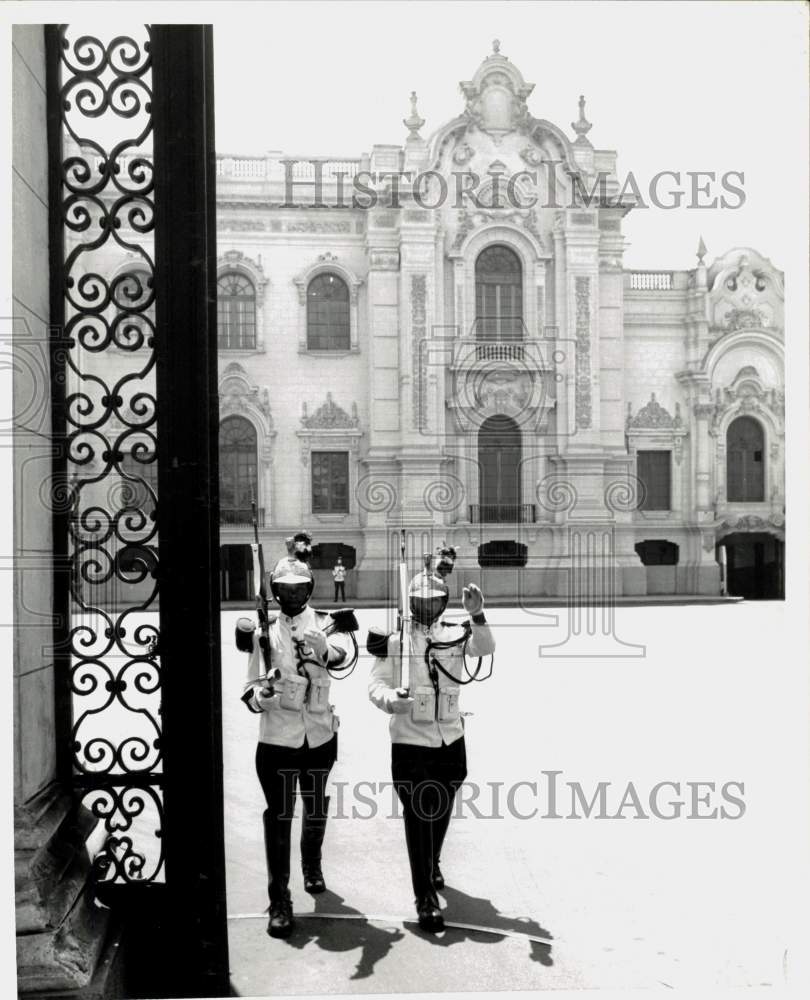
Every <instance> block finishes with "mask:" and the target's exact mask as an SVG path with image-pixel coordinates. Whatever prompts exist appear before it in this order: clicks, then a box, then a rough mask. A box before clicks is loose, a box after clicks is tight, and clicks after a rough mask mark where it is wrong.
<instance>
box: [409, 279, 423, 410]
mask: <svg viewBox="0 0 810 1000" xmlns="http://www.w3.org/2000/svg"><path fill="white" fill-rule="evenodd" d="M426 329H427V277H426V275H424V274H412V275H411V374H412V383H411V405H412V409H413V421H412V422H413V427H414V428H415V429H417V430H424V429H425V428H426V427H427V400H426V398H425V397H426V385H425V382H426V376H427V356H426V352H425V351H424V349H423V346H422V341H423V340H424V339H425V333H426Z"/></svg>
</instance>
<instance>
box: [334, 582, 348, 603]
mask: <svg viewBox="0 0 810 1000" xmlns="http://www.w3.org/2000/svg"><path fill="white" fill-rule="evenodd" d="M338 594H340V597H339V598H338ZM338 600H341V601H345V600H346V583H345V581H344V580H335V604H337V602H338Z"/></svg>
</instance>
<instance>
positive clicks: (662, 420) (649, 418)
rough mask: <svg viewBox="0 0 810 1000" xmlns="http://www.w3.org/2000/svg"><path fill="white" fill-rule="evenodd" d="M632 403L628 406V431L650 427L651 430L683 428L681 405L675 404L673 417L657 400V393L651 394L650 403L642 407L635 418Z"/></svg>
mask: <svg viewBox="0 0 810 1000" xmlns="http://www.w3.org/2000/svg"><path fill="white" fill-rule="evenodd" d="M632 406H633V404H632V403H628V404H627V428H628V430H629V429H631V428H633V427H642V428H644V427H649V428H659V427H680V426H681V409H680V403H676V404H675V416H674V417H673V416H672V415H671V414H670V412H669V410H667V409H665V408H664V407H663V406H661V404H660V403H659V402H658V400H657V399H656V398H655V393H654V392H651V393H650V401H649V403H647V404H645V405H644V406H642V408H641V409H640V410H639V411H638V413H637V414H636V415H635V416H633V413H632Z"/></svg>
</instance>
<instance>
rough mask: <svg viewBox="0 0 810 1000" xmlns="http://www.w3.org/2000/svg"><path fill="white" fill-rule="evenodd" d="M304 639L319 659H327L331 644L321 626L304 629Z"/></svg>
mask: <svg viewBox="0 0 810 1000" xmlns="http://www.w3.org/2000/svg"><path fill="white" fill-rule="evenodd" d="M304 641H305V642H307V643H308V645H309V646H311V648H312V652H313V653H314V654H315V656H316V657H317V659H319V660H322V661H325V660H326V657H327V656H328V654H329V644H328V643H327V641H326V636H325V635H324V634H323V632H322V631H321V630H320V629H319V628H308V629H305V630H304Z"/></svg>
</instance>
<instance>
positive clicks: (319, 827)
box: [301, 795, 329, 895]
mask: <svg viewBox="0 0 810 1000" xmlns="http://www.w3.org/2000/svg"><path fill="white" fill-rule="evenodd" d="M328 812H329V796H328V795H326V796H324V800H323V810H322V814H321V815H319V816H312V815H309V814H308V813H307V810H306V806H305V808H304V812H303V816H302V818H301V871H302V872H303V875H304V889H305V890H306V891H307V892H309V893H312V895H317V893H319V892H324V891H325V889H326V882H325V881H324V878H323V871H322V870H321V847H322V845H323V838H324V835H325V834H326V817H327V813H328Z"/></svg>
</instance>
